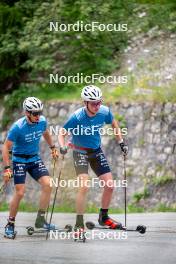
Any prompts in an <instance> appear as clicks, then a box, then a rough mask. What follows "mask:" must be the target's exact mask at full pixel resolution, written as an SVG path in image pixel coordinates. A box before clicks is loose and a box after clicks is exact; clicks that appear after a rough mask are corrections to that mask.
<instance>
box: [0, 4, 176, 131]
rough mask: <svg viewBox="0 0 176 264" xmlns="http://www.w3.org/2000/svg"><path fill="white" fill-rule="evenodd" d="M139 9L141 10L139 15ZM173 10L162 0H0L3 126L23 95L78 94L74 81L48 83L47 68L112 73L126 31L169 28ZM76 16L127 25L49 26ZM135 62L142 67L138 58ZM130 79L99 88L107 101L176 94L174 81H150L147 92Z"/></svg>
mask: <svg viewBox="0 0 176 264" xmlns="http://www.w3.org/2000/svg"><path fill="white" fill-rule="evenodd" d="M151 3H155V4H151ZM141 14H144V15H143V17H142V18H141V17H140V15H141ZM175 16H176V2H175V1H167V4H165V2H164V4H163V1H154V2H153V1H142V0H141V1H136V0H118V1H117V0H110V1H108V2H105V1H102V0H98V1H96V2H94V3H92V2H91V4H90V1H88V0H84V1H80V0H76V1H73V0H71V1H62V0H54V1H53V0H52V1H51V0H46V1H41V0H35V1H34V0H29V1H25V0H18V1H8V0H2V1H1V3H0V18H1V19H0V33H1V34H0V42H1V47H0V62H1V69H0V85H1V87H3V89H1V90H0V94H1V96H3V95H4V94H10V96H9V97H8V100H5V102H4V104H5V106H6V107H7V110H6V115H5V116H6V118H5V120H4V121H3V127H5V126H6V125H7V124H8V122H9V121H10V119H9V116H10V111H11V112H13V111H14V109H15V108H18V107H19V105H20V102H21V99H23V97H24V95H35V96H38V97H39V98H41V99H44V100H45V99H46V100H49V99H61V100H71V101H72V100H74V99H75V100H76V99H78V98H79V92H80V85H76V84H75V85H73V84H68V83H65V84H61V83H58V84H49V74H50V73H58V75H59V76H68V75H76V74H77V73H83V74H84V76H86V75H91V74H93V73H97V74H103V75H106V74H109V73H112V72H114V70H117V69H119V68H120V66H121V54H122V53H123V51H124V48H125V47H127V46H128V43H129V41H130V39H131V38H132V37H134V36H137V35H138V34H141V33H147V32H148V31H149V30H150V29H152V28H153V27H157V30H156V35H157V32H159V31H160V30H163V31H164V32H166V33H172V32H175V30H176V23H175V19H174V18H175ZM77 21H82V22H83V24H86V23H90V22H92V21H98V22H99V23H104V24H109V23H112V24H123V23H126V24H128V29H129V30H128V31H121V32H116V31H111V32H109V31H106V30H105V31H98V30H95V31H89V32H86V31H79V32H74V31H66V32H61V31H59V32H54V31H52V32H50V29H49V23H50V22H58V23H60V24H63V23H64V24H74V23H76V22H77ZM138 67H140V68H141V67H145V65H144V61H143V60H141V61H140V62H139V63H138ZM140 84H141V85H142V86H141V87H143V88H144V89H145V88H146V87H147V84H148V80H147V79H145V80H140ZM136 85H137V83H136V80H135V79H134V76H129V82H128V84H127V85H123V86H118V87H117V88H116V89H115V91H113V92H112V93H111V92H108V91H107V89H106V87H104V94H105V97H106V98H107V101H108V100H109V101H111V102H113V101H116V100H117V99H120V100H121V99H123V98H125V99H126V100H156V101H167V100H171V101H173V100H175V98H176V92H175V83H173V86H170V87H163V88H162V87H160V88H159V87H154V88H153V89H152V90H153V91H152V94H149V95H137V94H136V93H135V87H136ZM24 90H25V94H24ZM13 91H16V93H14V92H13ZM10 101H12V103H11V102H10ZM7 116H8V117H7Z"/></svg>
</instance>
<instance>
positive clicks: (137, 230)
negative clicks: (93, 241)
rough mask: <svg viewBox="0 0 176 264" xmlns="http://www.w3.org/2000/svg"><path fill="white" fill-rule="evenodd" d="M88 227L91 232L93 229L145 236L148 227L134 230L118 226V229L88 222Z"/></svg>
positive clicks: (139, 226) (142, 226)
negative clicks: (121, 231)
mask: <svg viewBox="0 0 176 264" xmlns="http://www.w3.org/2000/svg"><path fill="white" fill-rule="evenodd" d="M86 227H87V228H88V229H89V230H93V229H103V230H109V229H110V230H123V231H127V232H128V231H130V232H132V231H133V232H139V233H140V234H144V233H145V232H146V226H144V225H138V226H137V227H136V228H134V229H132V228H127V227H125V226H122V225H121V226H120V225H119V226H117V228H112V225H111V226H108V225H96V224H95V223H93V222H86Z"/></svg>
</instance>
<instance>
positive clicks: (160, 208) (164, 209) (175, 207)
mask: <svg viewBox="0 0 176 264" xmlns="http://www.w3.org/2000/svg"><path fill="white" fill-rule="evenodd" d="M153 211H155V212H176V204H175V205H173V206H166V205H165V204H163V203H160V204H159V205H157V206H156V208H154V209H153Z"/></svg>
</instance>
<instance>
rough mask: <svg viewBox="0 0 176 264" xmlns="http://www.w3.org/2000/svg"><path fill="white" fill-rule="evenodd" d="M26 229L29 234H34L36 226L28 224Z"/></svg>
mask: <svg viewBox="0 0 176 264" xmlns="http://www.w3.org/2000/svg"><path fill="white" fill-rule="evenodd" d="M26 229H27V234H28V235H29V236H32V235H33V234H34V232H35V230H34V228H33V227H32V226H27V227H26Z"/></svg>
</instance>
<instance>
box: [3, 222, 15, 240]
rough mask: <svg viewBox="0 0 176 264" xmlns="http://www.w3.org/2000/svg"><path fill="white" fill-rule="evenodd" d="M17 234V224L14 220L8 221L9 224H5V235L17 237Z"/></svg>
mask: <svg viewBox="0 0 176 264" xmlns="http://www.w3.org/2000/svg"><path fill="white" fill-rule="evenodd" d="M16 234H17V231H15V225H14V223H13V222H10V221H9V222H8V223H7V225H6V226H5V234H4V237H5V238H9V239H15V237H16Z"/></svg>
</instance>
